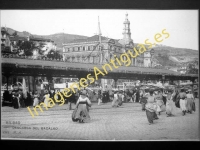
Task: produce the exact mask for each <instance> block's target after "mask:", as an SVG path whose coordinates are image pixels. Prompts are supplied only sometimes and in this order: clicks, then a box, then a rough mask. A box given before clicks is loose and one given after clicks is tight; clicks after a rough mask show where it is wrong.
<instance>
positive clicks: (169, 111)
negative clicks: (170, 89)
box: [166, 101, 173, 116]
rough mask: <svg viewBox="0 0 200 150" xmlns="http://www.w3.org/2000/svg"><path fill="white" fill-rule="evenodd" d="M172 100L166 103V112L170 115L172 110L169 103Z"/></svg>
mask: <svg viewBox="0 0 200 150" xmlns="http://www.w3.org/2000/svg"><path fill="white" fill-rule="evenodd" d="M171 103H172V102H168V101H167V103H166V113H167V115H169V116H171V115H172V111H173V106H172V104H171Z"/></svg>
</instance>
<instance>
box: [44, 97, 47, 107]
mask: <svg viewBox="0 0 200 150" xmlns="http://www.w3.org/2000/svg"><path fill="white" fill-rule="evenodd" d="M44 104H45V105H46V106H48V99H46V98H45V100H44Z"/></svg>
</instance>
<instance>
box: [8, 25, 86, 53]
mask: <svg viewBox="0 0 200 150" xmlns="http://www.w3.org/2000/svg"><path fill="white" fill-rule="evenodd" d="M7 29H8V33H9V34H10V35H12V34H13V33H14V32H17V35H18V36H22V37H27V36H28V35H32V36H34V37H38V38H39V37H40V38H47V39H51V40H53V41H54V43H55V44H57V47H58V49H61V48H62V43H67V42H69V41H72V40H75V39H85V38H87V36H82V35H75V34H66V33H64V34H63V33H56V34H51V35H36V34H31V33H29V32H27V31H23V32H19V31H16V30H14V29H11V28H7Z"/></svg>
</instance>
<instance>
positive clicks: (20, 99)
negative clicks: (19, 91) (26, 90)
mask: <svg viewBox="0 0 200 150" xmlns="http://www.w3.org/2000/svg"><path fill="white" fill-rule="evenodd" d="M19 103H20V107H21V108H24V107H25V103H24V99H23V98H19Z"/></svg>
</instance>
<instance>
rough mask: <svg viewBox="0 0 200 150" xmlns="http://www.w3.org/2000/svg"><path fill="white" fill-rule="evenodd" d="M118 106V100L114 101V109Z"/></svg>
mask: <svg viewBox="0 0 200 150" xmlns="http://www.w3.org/2000/svg"><path fill="white" fill-rule="evenodd" d="M117 106H118V100H117V99H116V98H114V99H113V101H112V107H117Z"/></svg>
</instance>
